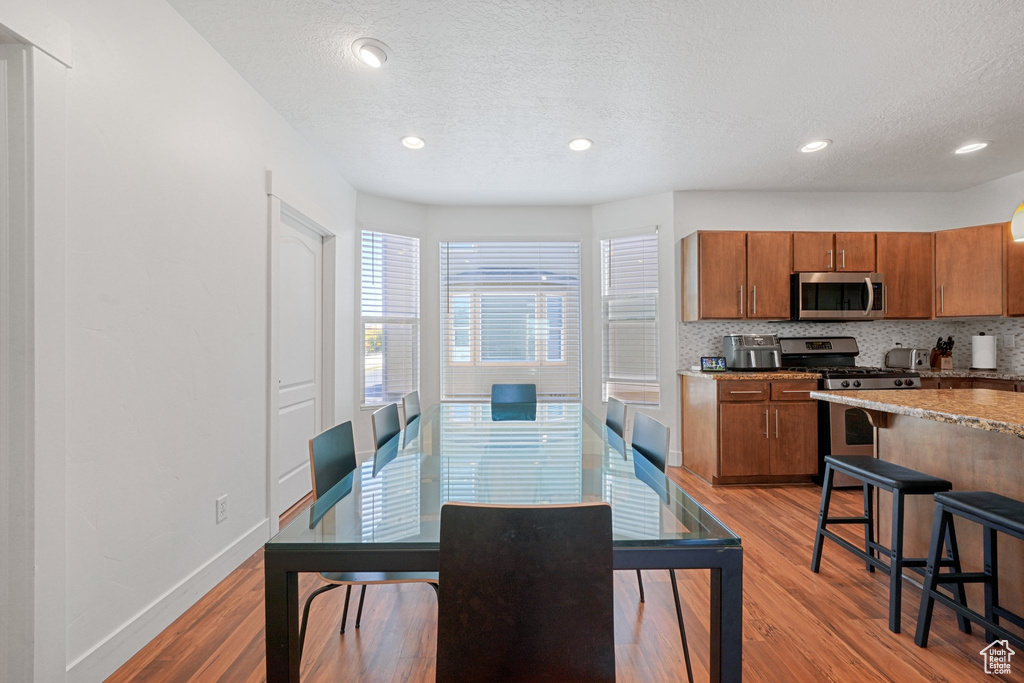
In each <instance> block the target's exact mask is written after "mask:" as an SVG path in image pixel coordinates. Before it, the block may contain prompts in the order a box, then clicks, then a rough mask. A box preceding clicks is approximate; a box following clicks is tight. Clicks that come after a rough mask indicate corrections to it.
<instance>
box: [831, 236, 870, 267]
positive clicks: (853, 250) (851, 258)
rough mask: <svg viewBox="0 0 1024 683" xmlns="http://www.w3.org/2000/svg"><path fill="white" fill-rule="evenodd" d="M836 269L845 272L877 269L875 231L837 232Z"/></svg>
mask: <svg viewBox="0 0 1024 683" xmlns="http://www.w3.org/2000/svg"><path fill="white" fill-rule="evenodd" d="M835 242H836V252H835V263H836V270H837V271H839V272H843V273H873V272H874V271H875V233H873V232H837V233H836V240H835Z"/></svg>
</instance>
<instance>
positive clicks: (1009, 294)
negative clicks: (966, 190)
mask: <svg viewBox="0 0 1024 683" xmlns="http://www.w3.org/2000/svg"><path fill="white" fill-rule="evenodd" d="M1003 235H1004V238H1005V241H1006V278H1005V280H1006V315H1009V316H1015V315H1024V241H1021V242H1014V241H1013V236H1012V235H1011V234H1010V224H1009V223H1006V224H1005V227H1004V228H1003Z"/></svg>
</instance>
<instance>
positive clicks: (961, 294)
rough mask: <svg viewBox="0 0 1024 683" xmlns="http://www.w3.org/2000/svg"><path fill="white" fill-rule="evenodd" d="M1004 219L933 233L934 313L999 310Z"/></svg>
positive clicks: (951, 315)
mask: <svg viewBox="0 0 1024 683" xmlns="http://www.w3.org/2000/svg"><path fill="white" fill-rule="evenodd" d="M1005 229H1006V224H1005V223H995V224H992V225H978V226H975V227H973V228H960V229H959V230H941V231H939V232H937V233H935V315H936V317H939V318H958V317H963V316H971V315H1002V314H1003V247H1004V240H1005V237H1004V230H1005Z"/></svg>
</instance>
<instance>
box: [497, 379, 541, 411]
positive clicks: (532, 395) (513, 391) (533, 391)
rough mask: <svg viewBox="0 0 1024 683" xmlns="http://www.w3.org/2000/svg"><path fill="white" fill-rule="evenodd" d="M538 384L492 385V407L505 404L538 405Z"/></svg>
mask: <svg viewBox="0 0 1024 683" xmlns="http://www.w3.org/2000/svg"><path fill="white" fill-rule="evenodd" d="M536 402H537V385H536V384H492V385H491V405H492V406H493V405H501V404H503V403H536Z"/></svg>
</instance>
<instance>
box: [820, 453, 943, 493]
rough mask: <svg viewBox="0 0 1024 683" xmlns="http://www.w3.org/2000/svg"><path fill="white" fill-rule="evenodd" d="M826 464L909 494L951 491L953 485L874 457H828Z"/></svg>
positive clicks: (873, 483)
mask: <svg viewBox="0 0 1024 683" xmlns="http://www.w3.org/2000/svg"><path fill="white" fill-rule="evenodd" d="M825 462H826V463H829V464H831V465H832V467H833V468H835V470H836V471H838V472H845V473H846V474H849V475H852V476H854V477H856V478H857V479H860V480H861V481H866V482H868V483H870V484H871V485H873V486H877V487H879V488H884V489H889V490H890V491H893V490H899V491H903V492H904V493H907V494H913V495H918V494H929V493H938V492H939V491H949V490H950V489H952V488H953V484H952V482H950V481H947V480H946V479H940V478H939V477H933V476H932V475H930V474H925V473H924V472H918V471H917V470H912V469H910V468H909V467H903V466H902V465H896V464H894V463H891V462H886V461H884V460H879V459H878V458H873V457H871V456H870V455H827V456H825Z"/></svg>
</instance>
